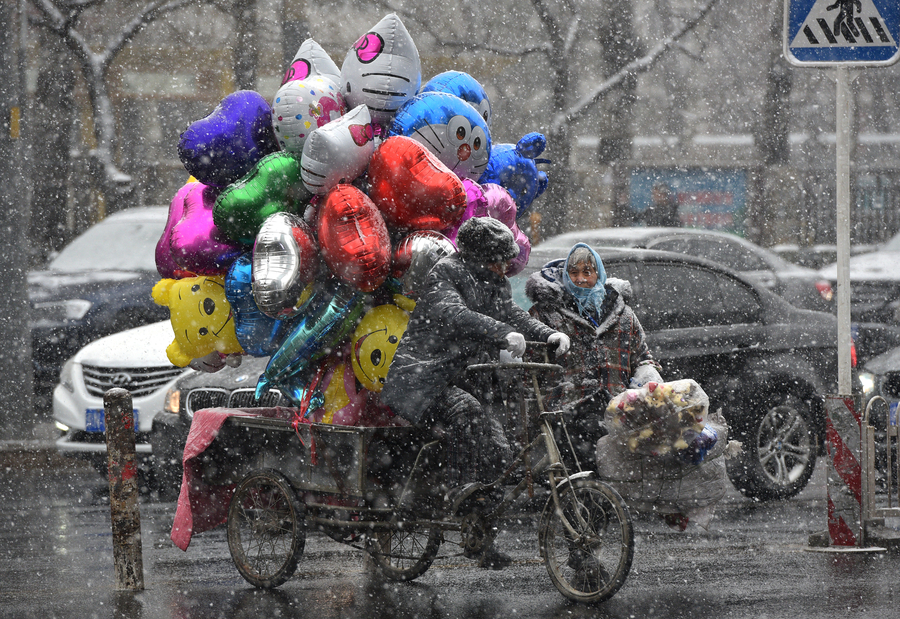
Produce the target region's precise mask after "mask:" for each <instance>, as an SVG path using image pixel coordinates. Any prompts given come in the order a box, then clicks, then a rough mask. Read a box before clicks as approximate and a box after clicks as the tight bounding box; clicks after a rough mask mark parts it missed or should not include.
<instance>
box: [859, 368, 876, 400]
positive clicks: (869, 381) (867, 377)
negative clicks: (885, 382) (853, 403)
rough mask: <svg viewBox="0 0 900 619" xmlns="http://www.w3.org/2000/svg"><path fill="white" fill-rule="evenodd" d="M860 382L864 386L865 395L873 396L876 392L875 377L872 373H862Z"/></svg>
mask: <svg viewBox="0 0 900 619" xmlns="http://www.w3.org/2000/svg"><path fill="white" fill-rule="evenodd" d="M859 382H860V384H861V385H862V392H863V395H871V394H872V392H873V391H875V375H874V374H872V373H871V372H860V373H859Z"/></svg>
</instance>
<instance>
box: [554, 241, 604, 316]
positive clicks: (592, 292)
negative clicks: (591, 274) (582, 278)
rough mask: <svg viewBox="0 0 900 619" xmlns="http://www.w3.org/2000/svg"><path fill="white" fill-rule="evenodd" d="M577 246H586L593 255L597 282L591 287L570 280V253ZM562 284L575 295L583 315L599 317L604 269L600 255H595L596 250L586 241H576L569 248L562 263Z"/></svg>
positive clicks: (602, 296)
mask: <svg viewBox="0 0 900 619" xmlns="http://www.w3.org/2000/svg"><path fill="white" fill-rule="evenodd" d="M579 247H586V248H587V249H588V250H589V251H590V252H591V255H593V256H594V263H595V264H596V265H597V283H596V284H594V287H593V288H581V287H579V286H576V285H575V282H573V281H572V278H571V277H569V260H570V259H571V258H572V253H574V251H575V250H576V249H578V248H579ZM563 285H564V286H565V288H566V291H567V292H568V293H569V294H571V295H572V296H573V297H575V301H576V302H577V303H578V309H579V311H580V312H581V313H582V314H584V315H585V316H591V315H593V316H596V317H597V318H598V319H599V318H600V317H601V315H600V306H601V305H603V299H604V298H605V297H606V269H605V268H603V261H602V260H600V256H599V255H597V252H595V251H594V250H593V248H591V246H590V245H587V244H586V243H576V244H575V246H574V247H572V249H571V250H569V255H568V257H567V258H566V263H565V264H564V265H563Z"/></svg>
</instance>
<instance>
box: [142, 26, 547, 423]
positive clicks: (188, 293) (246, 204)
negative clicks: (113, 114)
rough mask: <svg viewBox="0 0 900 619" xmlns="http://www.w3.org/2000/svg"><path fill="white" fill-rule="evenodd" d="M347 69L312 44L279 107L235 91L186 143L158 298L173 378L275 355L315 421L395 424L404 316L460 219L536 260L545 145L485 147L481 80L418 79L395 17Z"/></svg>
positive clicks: (291, 71)
mask: <svg viewBox="0 0 900 619" xmlns="http://www.w3.org/2000/svg"><path fill="white" fill-rule="evenodd" d="M353 40H354V41H355V42H354V43H353V44H352V45H350V47H349V49H348V51H347V55H346V57H345V58H344V60H343V64H342V65H341V66H340V67H338V65H337V64H336V63H335V62H334V61H333V60H332V59H331V58H330V57H329V55H328V54H327V53H326V52H325V50H324V49H323V48H322V47H321V46H320V45H319V44H318V43H316V42H315V41H314V40H313V39H307V40H306V41H304V42H303V44H302V45H301V46H300V48H299V49H298V50H297V53H296V55H295V56H294V59H293V60H292V61H291V63H290V66H289V67H288V68H287V69H286V71H285V72H284V77H283V79H282V82H281V86H280V87H279V88H278V90H277V92H276V93H275V95H274V97H272V99H271V102H270V101H269V100H267V99H266V98H265V97H263V96H262V95H260V94H259V93H256V92H253V91H247V90H241V91H237V92H234V93H232V94H230V95H228V96H226V97H225V98H224V99H223V100H222V101H221V103H220V104H219V105H218V106H217V107H216V108H215V109H214V110H213V111H212V112H211V113H210V114H209V115H208V116H206V117H204V118H201V119H199V120H197V121H195V122H193V123H192V124H191V125H190V126H189V127H188V128H187V129H186V130H185V131H184V132H183V133H182V134H181V136H180V140H179V144H178V153H179V157H180V159H181V161H182V163H183V164H184V167H185V170H186V171H187V172H188V173H189V174H190V179H189V181H188V182H187V184H185V185H184V187H182V188H181V189H180V190H179V191H178V192H177V193H176V195H175V196H174V198H173V199H172V202H171V204H170V208H169V220H168V222H167V225H166V228H165V231H164V232H163V235H162V237H161V238H160V239H159V242H158V243H157V248H156V264H157V269H158V271H159V273H160V276H161V277H162V279H161V281H160V282H159V283H158V284H157V285H156V287H154V290H153V298H154V299H155V300H156V301H157V302H158V303H160V304H162V305H166V306H167V307H169V309H170V315H171V321H172V327H173V332H174V338H173V342H172V344H171V345H170V346H169V347H168V349H167V353H168V356H169V359H170V360H171V361H172V363H174V364H175V365H178V366H181V367H183V366H186V365H191V366H192V367H195V368H196V369H198V370H202V371H217V370H219V369H221V368H222V367H224V366H225V365H236V364H238V363H239V362H240V359H241V356H242V355H252V356H256V357H268V358H269V360H268V364H267V366H266V369H265V371H264V372H263V373H262V375H261V376H260V377H259V379H258V382H257V389H256V391H257V396H260V395H262V394H263V393H264V392H265V391H266V390H268V389H270V388H278V389H279V390H281V391H282V393H283V394H284V395H286V396H287V397H288V399H289V400H290V401H291V402H292V404H293V405H294V406H295V407H297V409H298V411H299V414H300V415H301V416H302V417H303V418H304V419H305V420H307V421H314V422H320V423H337V424H346V425H370V424H374V425H384V424H390V423H392V421H391V415H390V412H389V411H386V410H385V409H384V408H383V407H379V405H378V403H377V394H378V392H380V390H381V387H382V386H383V384H384V381H385V380H386V378H387V373H388V368H389V367H390V363H391V360H392V359H393V355H394V351H396V349H397V346H398V344H399V342H400V339H401V338H402V337H403V333H404V332H405V330H406V324H407V322H408V321H409V313H410V312H411V311H413V308H414V307H415V299H416V297H417V295H418V293H419V291H420V290H421V287H422V284H423V282H424V280H425V277H426V275H427V274H428V271H429V270H430V269H431V267H432V266H434V264H435V263H436V262H437V261H438V260H440V259H442V258H444V257H446V256H449V255H450V254H452V253H453V252H455V251H456V249H455V245H454V242H453V241H454V239H455V235H456V230H457V229H458V228H459V225H460V224H461V223H462V222H463V221H465V220H466V219H468V218H470V217H493V218H495V219H498V220H500V221H502V222H503V223H504V224H505V225H507V226H508V227H509V228H510V230H512V231H513V233H514V235H515V237H516V242H517V243H518V244H519V247H520V254H519V258H518V259H517V260H516V261H514V262H513V263H512V264H511V266H510V271H509V272H508V273H509V274H510V275H512V274H514V273H516V272H518V271H520V270H521V269H522V268H523V267H524V266H525V264H526V263H527V260H528V255H529V252H530V242H529V240H528V237H527V236H526V235H525V234H524V233H522V231H521V230H519V229H518V227H517V224H516V220H517V218H519V217H521V216H522V215H523V214H524V213H525V211H526V210H527V209H528V207H529V206H530V204H531V202H532V201H533V200H534V199H535V198H537V197H538V196H539V195H540V194H541V193H542V192H543V191H544V189H545V188H546V185H547V175H546V173H544V172H542V171H540V170H538V167H537V166H538V164H541V163H546V160H544V159H538V158H537V157H538V155H540V154H541V153H542V151H543V149H544V146H545V142H544V140H543V136H541V135H540V134H529V135H528V136H525V137H524V138H522V140H520V142H519V144H517V145H515V146H512V145H495V146H492V143H491V124H492V122H493V121H494V119H493V117H492V109H491V103H490V100H489V98H488V95H487V92H486V90H485V88H484V87H483V86H482V85H481V84H480V83H479V82H478V81H477V80H476V79H475V78H474V77H472V76H471V75H469V74H468V73H464V72H461V71H446V72H444V73H441V74H439V75H436V76H434V77H433V78H432V79H431V80H429V81H427V82H426V83H425V84H422V76H421V65H420V62H419V53H418V50H417V48H416V45H415V42H414V41H413V39H412V36H411V35H410V33H409V31H408V30H407V29H406V27H405V26H404V25H403V23H402V21H401V20H400V18H399V17H398V16H397V15H396V14H389V15H386V16H385V17H384V18H383V19H381V20H380V21H379V22H378V23H376V24H375V25H374V26H373V27H372V28H371V29H370V30H369V31H368V32H365V33H364V34H362V35H361V36H357V37H356V38H355V39H353Z"/></svg>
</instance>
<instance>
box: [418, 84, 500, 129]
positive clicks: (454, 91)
mask: <svg viewBox="0 0 900 619" xmlns="http://www.w3.org/2000/svg"><path fill="white" fill-rule="evenodd" d="M423 92H446V93H448V94H451V95H456V96H457V97H459V98H460V99H462V100H463V101H465V102H466V103H468V104H469V105H471V106H472V107H474V108H475V109H476V110H478V113H479V114H481V117H482V118H483V119H484V122H485V123H486V124H487V126H488V129H490V127H491V100H490V99H488V96H487V92H486V91H485V90H484V86H482V85H481V84H480V83H479V82H478V80H476V79H475V78H474V77H472V76H471V75H469V74H468V73H463V72H462V71H444V72H443V73H438V74H437V75H435V76H434V77H432V78H431V79H430V80H428V81H427V82H425V83H424V84H422V89H421V90H419V93H420V94H421V93H423Z"/></svg>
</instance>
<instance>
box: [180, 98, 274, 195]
mask: <svg viewBox="0 0 900 619" xmlns="http://www.w3.org/2000/svg"><path fill="white" fill-rule="evenodd" d="M277 150H278V141H277V140H276V138H275V131H274V129H272V108H271V107H270V106H269V102H268V101H266V100H265V98H264V97H263V96H262V95H261V94H259V93H257V92H254V91H252V90H238V91H237V92H233V93H231V94H230V95H228V96H227V97H225V98H224V99H222V102H221V103H219V105H218V106H217V107H216V109H215V110H213V111H212V113H211V114H210V115H209V116H207V117H206V118H201V119H200V120H197V121H195V122H193V123H192V124H191V125H190V126H189V127H188V128H187V129H186V130H185V131H184V133H182V134H181V140H180V141H179V143H178V156H179V158H180V159H181V162H182V163H183V164H184V167H185V169H187V171H188V172H190V173H191V174H192V175H193V176H194V178H196V179H197V180H199V181H200V182H202V183H205V184H207V185H212V186H215V187H225V186H226V185H230V184H231V183H233V182H234V181H236V180H238V179H240V178H242V177H243V176H244V175H245V174H247V173H248V172H250V170H252V169H253V166H254V165H256V163H257V162H258V161H259V160H260V159H262V158H263V157H265V156H266V155H268V154H269V153H274V152H275V151H277Z"/></svg>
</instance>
